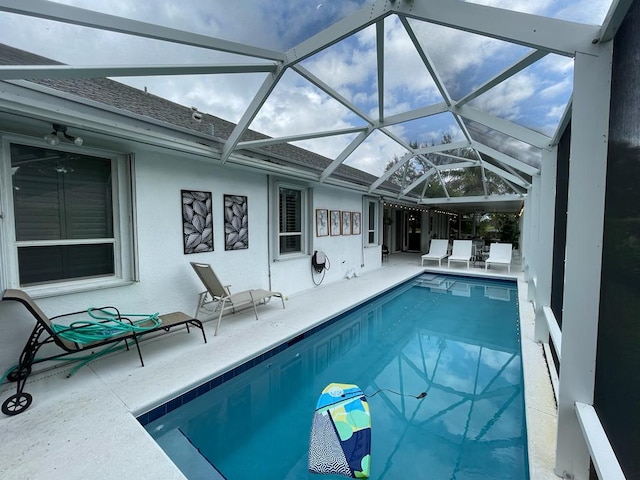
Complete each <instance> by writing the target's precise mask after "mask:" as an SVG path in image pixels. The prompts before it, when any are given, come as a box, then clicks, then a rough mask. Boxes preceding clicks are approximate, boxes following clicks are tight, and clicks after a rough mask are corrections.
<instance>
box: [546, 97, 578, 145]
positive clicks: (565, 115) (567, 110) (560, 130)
mask: <svg viewBox="0 0 640 480" xmlns="http://www.w3.org/2000/svg"><path fill="white" fill-rule="evenodd" d="M572 103H573V95H571V98H569V101H568V102H567V104H566V105H565V107H564V112H562V117H560V122H559V123H558V126H557V128H556V131H555V133H554V134H553V138H552V139H551V143H550V145H551V146H552V147H555V146H556V145H558V144H559V143H560V139H561V138H562V135H564V131H565V130H566V128H567V125H569V122H570V121H571V105H572Z"/></svg>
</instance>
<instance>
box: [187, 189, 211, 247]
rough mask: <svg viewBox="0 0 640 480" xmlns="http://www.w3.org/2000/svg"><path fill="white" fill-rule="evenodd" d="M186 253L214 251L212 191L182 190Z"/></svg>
mask: <svg viewBox="0 0 640 480" xmlns="http://www.w3.org/2000/svg"><path fill="white" fill-rule="evenodd" d="M182 237H183V240H184V253H185V254H188V253H200V252H213V210H212V202H211V192H200V191H194V190H182Z"/></svg>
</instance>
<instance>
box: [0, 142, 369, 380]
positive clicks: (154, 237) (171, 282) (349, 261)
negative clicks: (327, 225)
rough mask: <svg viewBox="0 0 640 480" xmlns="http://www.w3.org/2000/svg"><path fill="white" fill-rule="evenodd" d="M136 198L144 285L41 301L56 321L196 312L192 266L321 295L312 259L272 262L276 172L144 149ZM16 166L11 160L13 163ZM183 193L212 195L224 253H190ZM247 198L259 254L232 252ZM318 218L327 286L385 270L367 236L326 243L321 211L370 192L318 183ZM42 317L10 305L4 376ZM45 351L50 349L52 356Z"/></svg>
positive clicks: (3, 313)
mask: <svg viewBox="0 0 640 480" xmlns="http://www.w3.org/2000/svg"><path fill="white" fill-rule="evenodd" d="M135 155H136V157H135V191H136V199H135V201H134V204H135V211H136V216H137V228H136V232H137V238H138V243H137V259H138V265H139V270H138V272H139V281H138V282H136V283H134V284H131V285H126V286H120V287H115V288H106V289H99V290H93V291H88V292H82V293H74V294H66V295H59V296H53V297H47V298H40V299H38V300H37V302H38V305H39V306H40V307H41V308H42V309H43V310H44V312H45V313H46V314H48V315H50V316H53V315H56V314H60V313H65V312H70V311H77V310H82V309H85V308H87V307H91V306H94V307H96V306H104V305H115V306H117V307H119V308H120V309H121V311H124V312H128V313H138V312H140V313H142V312H149V313H152V312H160V313H167V312H171V311H176V310H180V311H184V312H186V313H188V314H190V315H192V314H194V312H195V306H196V303H197V298H198V294H199V292H201V291H203V290H204V288H203V287H202V285H201V283H200V282H199V280H198V278H197V277H196V275H195V273H194V272H193V270H192V269H191V267H190V265H189V262H191V261H198V262H205V263H209V264H211V265H212V266H213V268H214V269H215V271H216V273H217V274H218V276H219V277H220V279H221V280H222V281H223V283H225V284H231V288H232V291H239V290H244V289H249V288H266V289H272V290H277V291H281V292H282V293H283V294H285V295H287V296H289V295H294V294H296V293H298V292H301V291H304V290H308V289H310V288H316V287H315V286H314V284H313V282H312V278H311V257H310V255H304V256H300V257H298V258H296V259H292V260H286V261H276V262H271V263H270V255H269V247H268V238H269V237H268V236H269V235H270V234H272V232H271V231H270V227H269V225H273V226H276V225H277V222H276V220H270V212H269V204H270V202H269V199H270V196H269V178H268V176H267V175H266V174H263V173H259V172H254V171H249V170H238V169H233V168H230V167H220V166H216V165H214V164H211V163H208V162H204V161H202V160H198V159H192V158H189V157H185V156H184V155H179V154H177V153H172V152H160V153H159V152H158V151H151V150H140V149H138V150H136V151H135ZM3 161H9V159H3ZM181 190H203V191H209V192H212V197H213V221H214V225H213V227H214V251H213V252H207V253H199V254H190V255H185V254H184V253H183V244H182V242H183V240H182V209H181ZM224 194H231V195H245V196H247V197H248V208H249V213H248V215H249V248H248V249H246V250H237V251H225V249H224V229H223V223H224V220H223V213H222V212H223V195H224ZM312 200H313V201H312V209H310V210H311V211H312V212H314V214H313V215H312V218H310V231H309V234H310V235H311V237H310V241H311V243H310V245H311V252H313V251H314V250H322V251H324V252H325V253H326V254H327V256H328V257H329V259H330V262H331V268H330V270H329V271H327V272H326V276H325V278H324V281H323V284H327V283H330V282H334V281H337V280H339V279H342V278H344V276H345V274H346V272H347V271H348V269H349V268H354V269H355V270H356V272H357V273H361V272H362V271H363V270H369V269H374V268H379V267H380V247H379V246H375V247H370V248H363V235H365V234H366V232H365V215H364V212H363V217H362V222H363V225H362V227H363V231H362V234H361V235H350V236H327V237H316V235H315V209H316V208H326V209H328V210H349V211H352V212H354V211H355V212H362V211H363V200H362V194H360V193H356V192H350V191H346V190H341V189H337V188H332V187H326V186H317V185H316V186H314V187H313V195H312ZM34 324H35V322H34V320H33V318H32V317H31V316H30V315H29V314H28V313H27V312H26V310H25V309H24V308H23V307H22V306H21V305H19V304H17V303H15V302H0V371H2V372H4V371H5V370H6V369H7V368H9V367H10V366H12V365H14V364H16V363H17V361H18V358H19V355H20V352H21V350H22V348H23V346H24V344H25V342H26V340H27V338H28V336H29V334H30V332H31V330H32V328H33V326H34ZM42 353H43V354H44V353H46V352H42Z"/></svg>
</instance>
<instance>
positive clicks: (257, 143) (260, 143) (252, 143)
mask: <svg viewBox="0 0 640 480" xmlns="http://www.w3.org/2000/svg"><path fill="white" fill-rule="evenodd" d="M366 130H367V127H366V126H365V127H353V128H343V129H340V130H328V131H324V132H314V133H306V134H300V135H290V136H288V137H278V138H265V139H263V140H249V141H246V142H238V144H237V146H236V148H255V147H264V146H265V145H278V144H281V143H289V142H298V141H300V140H311V139H314V138H323V137H333V136H337V135H348V134H350V133H359V132H364V131H366Z"/></svg>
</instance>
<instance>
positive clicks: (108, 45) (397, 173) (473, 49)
mask: <svg viewBox="0 0 640 480" xmlns="http://www.w3.org/2000/svg"><path fill="white" fill-rule="evenodd" d="M586 3H587V4H588V5H587V4H585V2H573V1H568V2H553V5H536V6H531V5H528V4H527V3H523V2H508V1H507V2H447V1H430V2H419V1H395V2H394V1H377V2H362V1H360V2H356V1H353V2H341V3H340V5H339V6H337V5H331V4H329V3H322V2H319V1H318V2H298V4H295V3H294V4H293V5H287V6H278V7H275V6H272V5H271V4H270V2H251V4H246V5H245V4H243V5H242V6H235V7H229V6H228V5H225V6H224V8H219V6H218V5H216V4H215V2H214V4H213V5H212V6H211V7H203V6H202V5H200V4H199V2H185V3H184V4H181V6H180V8H172V7H168V6H163V5H161V6H157V5H153V6H136V7H124V6H121V7H114V6H109V5H101V4H100V3H99V2H97V3H96V2H70V4H69V5H65V4H64V3H63V2H60V3H57V2H41V1H33V2H2V5H1V7H0V8H1V10H2V11H4V12H6V13H5V14H4V17H5V23H6V25H7V26H8V27H9V28H10V29H11V30H10V31H13V30H15V35H14V34H12V35H11V36H12V39H13V41H12V42H11V43H12V45H13V46H17V47H23V46H24V47H29V48H28V50H29V51H32V52H33V53H37V54H40V55H43V56H46V57H48V58H52V59H55V60H57V61H59V62H62V63H64V64H66V65H55V66H47V65H29V66H23V67H21V66H19V65H16V66H8V67H4V68H2V70H1V73H0V75H1V77H0V78H2V79H3V80H16V81H19V80H22V79H43V78H46V79H55V78H93V77H103V76H106V77H110V78H117V79H119V81H121V82H124V83H128V84H130V85H133V86H136V87H138V88H140V89H144V90H145V91H148V92H150V93H154V94H156V95H159V96H162V97H164V98H167V99H170V100H173V101H176V102H177V103H180V104H183V105H188V106H192V107H193V108H194V109H197V111H199V112H205V113H210V114H212V115H216V116H219V117H222V118H224V119H225V120H228V121H230V122H233V123H234V124H235V125H234V127H233V129H232V131H230V132H225V133H223V132H216V131H215V128H211V129H210V131H209V132H208V133H209V134H210V135H211V136H212V137H216V138H222V139H223V140H224V142H223V145H222V148H218V146H216V147H214V148H212V151H211V156H212V157H215V158H216V159H218V160H219V161H220V162H221V163H223V164H224V163H226V162H234V161H237V157H238V156H246V154H247V153H251V152H253V153H256V152H262V153H267V154H268V153H269V152H270V151H273V148H274V146H277V145H282V144H287V143H288V144H291V145H295V146H299V147H301V148H303V149H305V150H308V151H311V152H313V153H316V154H318V155H321V156H323V157H326V158H328V159H329V160H330V163H328V164H326V165H322V166H321V168H319V171H318V172H317V173H315V176H316V177H317V178H316V179H317V180H318V181H320V182H326V183H332V182H339V181H343V179H340V175H339V174H340V169H339V168H338V167H340V166H348V167H353V168H355V169H358V170H361V171H364V172H366V173H367V174H369V175H370V176H371V177H367V179H366V181H364V182H359V183H364V187H365V188H366V189H367V190H368V191H369V192H379V191H383V192H385V193H388V192H387V191H385V188H384V187H385V185H384V184H385V182H389V183H392V184H394V185H396V186H397V189H395V188H394V189H393V190H394V191H393V195H394V196H395V197H396V199H397V200H402V201H406V202H410V203H417V204H420V205H435V206H440V207H443V206H446V207H449V208H452V207H454V206H455V204H457V203H466V204H469V203H472V202H476V203H477V202H480V203H481V204H485V205H487V204H489V203H492V202H500V205H501V207H500V208H501V210H510V211H519V210H520V208H521V206H522V201H523V198H524V196H525V195H526V194H527V192H528V190H529V189H530V187H531V183H532V177H534V176H535V175H538V174H539V173H540V169H541V164H542V162H543V154H544V153H545V152H548V151H549V150H550V149H552V148H553V147H554V146H555V145H557V143H558V140H559V136H560V134H561V133H562V132H563V131H564V129H565V128H566V125H567V122H568V119H569V118H570V115H571V107H572V103H571V102H572V93H573V83H574V82H573V77H574V70H575V67H574V57H575V54H576V52H582V53H585V54H589V53H590V51H591V50H594V49H598V46H597V44H598V42H603V41H604V42H606V41H607V40H609V39H610V38H611V36H612V34H613V32H614V30H615V27H616V18H617V17H616V15H615V12H616V8H615V7H616V5H617V3H618V2H615V4H614V5H613V7H612V5H611V2H610V1H609V0H597V1H594V2H586ZM123 5H124V4H123ZM496 7H499V8H496ZM610 7H612V8H611V10H610ZM85 8H86V10H85ZM206 8H212V10H211V11H208V10H207V9H206ZM618 10H624V8H623V7H621V8H620V9H618ZM24 22H28V24H29V28H28V29H26V28H24V25H25V24H24ZM600 25H603V26H602V27H601V26H600ZM27 31H28V32H29V33H28V34H27V33H26V32H27ZM8 32H9V31H7V33H8ZM249 32H251V33H249ZM33 46H37V47H36V48H32V47H33ZM221 92H224V94H222V93H221ZM194 111H195V110H194ZM251 131H257V132H260V133H262V134H264V135H266V137H262V138H256V136H255V135H252V134H250V132H251ZM255 161H256V162H258V160H255ZM461 177H463V178H464V179H465V181H464V182H463V185H464V186H465V187H466V188H464V189H461V188H460V186H459V182H455V180H456V179H459V178H461ZM359 187H362V185H359ZM396 190H397V191H396Z"/></svg>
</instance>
